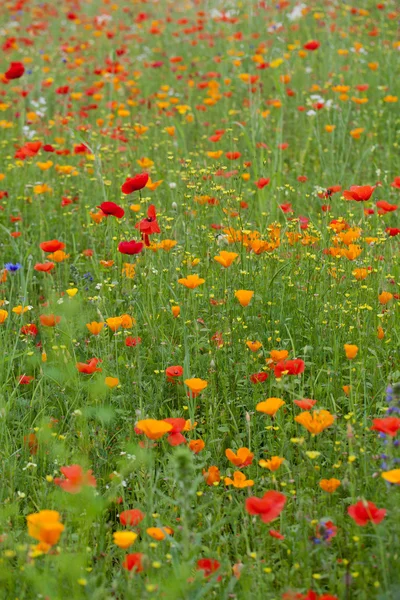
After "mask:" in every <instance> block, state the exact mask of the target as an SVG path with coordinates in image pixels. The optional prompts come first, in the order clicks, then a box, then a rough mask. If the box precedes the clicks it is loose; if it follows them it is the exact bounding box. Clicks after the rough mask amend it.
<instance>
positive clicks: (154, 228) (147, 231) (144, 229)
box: [135, 204, 160, 246]
mask: <svg viewBox="0 0 400 600" xmlns="http://www.w3.org/2000/svg"><path fill="white" fill-rule="evenodd" d="M135 228H136V229H139V231H140V233H141V234H142V239H143V241H144V243H145V245H146V246H150V239H149V235H153V233H160V228H159V226H158V223H157V215H156V207H155V206H154V204H150V206H149V208H148V209H147V218H146V219H142V220H141V221H140V222H139V223H136V225H135Z"/></svg>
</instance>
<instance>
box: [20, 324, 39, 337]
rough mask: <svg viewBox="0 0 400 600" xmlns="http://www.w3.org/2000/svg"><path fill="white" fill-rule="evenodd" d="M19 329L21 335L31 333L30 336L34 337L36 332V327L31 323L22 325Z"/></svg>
mask: <svg viewBox="0 0 400 600" xmlns="http://www.w3.org/2000/svg"><path fill="white" fill-rule="evenodd" d="M20 331H21V333H22V334H23V335H31V336H32V337H35V336H36V335H37V334H38V328H37V327H36V325H34V324H33V323H30V324H29V325H23V327H21V329H20Z"/></svg>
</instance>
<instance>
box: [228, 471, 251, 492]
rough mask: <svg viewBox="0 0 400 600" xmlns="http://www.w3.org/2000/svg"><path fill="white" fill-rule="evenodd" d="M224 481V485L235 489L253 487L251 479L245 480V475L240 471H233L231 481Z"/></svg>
mask: <svg viewBox="0 0 400 600" xmlns="http://www.w3.org/2000/svg"><path fill="white" fill-rule="evenodd" d="M224 481H225V485H233V487H235V488H246V487H251V486H253V485H254V481H253V480H252V479H246V475H245V474H244V473H242V472H241V471H235V472H234V474H233V479H230V478H229V477H225V479H224Z"/></svg>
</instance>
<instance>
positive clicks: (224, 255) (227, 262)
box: [214, 250, 239, 269]
mask: <svg viewBox="0 0 400 600" xmlns="http://www.w3.org/2000/svg"><path fill="white" fill-rule="evenodd" d="M238 256H239V254H237V253H236V252H226V251H225V250H221V252H220V253H219V255H218V256H214V260H215V261H216V262H218V263H219V264H220V265H222V266H223V267H225V269H227V268H228V267H230V266H231V264H232V263H233V261H234V260H235V259H236V258H237V257H238Z"/></svg>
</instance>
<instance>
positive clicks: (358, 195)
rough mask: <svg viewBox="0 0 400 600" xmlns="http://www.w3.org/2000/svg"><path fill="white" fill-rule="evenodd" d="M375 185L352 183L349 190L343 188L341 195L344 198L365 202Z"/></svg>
mask: <svg viewBox="0 0 400 600" xmlns="http://www.w3.org/2000/svg"><path fill="white" fill-rule="evenodd" d="M375 187H376V186H375V185H352V186H350V189H349V190H344V192H343V196H344V197H345V198H346V200H355V201H356V202H366V201H367V200H369V199H370V198H371V196H372V194H373V191H374V189H375Z"/></svg>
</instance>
